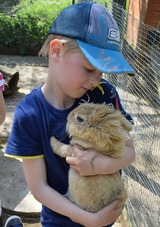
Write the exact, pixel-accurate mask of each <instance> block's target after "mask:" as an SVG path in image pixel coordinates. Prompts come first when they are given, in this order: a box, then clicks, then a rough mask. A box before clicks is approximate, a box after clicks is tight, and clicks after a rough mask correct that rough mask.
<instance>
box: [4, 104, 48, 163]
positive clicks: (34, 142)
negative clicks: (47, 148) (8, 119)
mask: <svg viewBox="0 0 160 227" xmlns="http://www.w3.org/2000/svg"><path fill="white" fill-rule="evenodd" d="M5 156H9V157H13V158H22V159H27V158H28V159H29V158H38V157H43V156H44V154H43V150H42V145H41V140H40V132H39V128H38V124H37V119H36V114H35V113H33V112H32V111H27V112H25V111H24V110H23V109H22V108H21V107H20V106H18V107H16V110H15V114H14V120H13V125H12V129H11V133H10V136H9V139H8V144H7V147H6V151H5Z"/></svg>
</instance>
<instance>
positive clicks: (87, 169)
mask: <svg viewBox="0 0 160 227" xmlns="http://www.w3.org/2000/svg"><path fill="white" fill-rule="evenodd" d="M72 149H73V153H74V154H75V157H67V158H66V162H67V163H68V164H69V165H70V167H71V168H73V169H74V170H76V171H77V172H78V173H79V174H80V175H81V176H91V175H96V172H95V169H94V166H93V160H94V159H95V157H96V155H98V154H99V152H97V151H96V150H93V149H90V150H80V149H78V148H77V147H75V146H73V147H72Z"/></svg>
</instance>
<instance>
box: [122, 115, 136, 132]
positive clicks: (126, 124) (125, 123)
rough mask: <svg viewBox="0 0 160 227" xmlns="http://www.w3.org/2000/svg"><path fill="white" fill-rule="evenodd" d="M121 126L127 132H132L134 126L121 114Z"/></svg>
mask: <svg viewBox="0 0 160 227" xmlns="http://www.w3.org/2000/svg"><path fill="white" fill-rule="evenodd" d="M121 125H122V127H123V128H124V129H125V130H126V131H128V132H130V131H132V130H133V128H134V126H133V125H132V124H131V123H130V122H129V120H127V119H126V118H125V117H124V116H123V115H122V114H121Z"/></svg>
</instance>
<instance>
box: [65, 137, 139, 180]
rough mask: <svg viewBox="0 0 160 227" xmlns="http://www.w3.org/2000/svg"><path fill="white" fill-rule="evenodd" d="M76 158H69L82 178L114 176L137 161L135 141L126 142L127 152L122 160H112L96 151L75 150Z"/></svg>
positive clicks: (69, 161)
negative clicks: (101, 175)
mask: <svg viewBox="0 0 160 227" xmlns="http://www.w3.org/2000/svg"><path fill="white" fill-rule="evenodd" d="M74 153H75V157H67V158H66V161H67V163H68V164H70V166H71V167H72V168H73V169H75V170H76V171H78V172H79V174H80V175H81V176H89V175H98V174H112V173H115V172H117V171H119V170H120V169H122V168H124V167H127V166H129V165H130V164H131V163H132V162H133V161H134V160H135V151H134V145H133V140H132V139H129V140H127V141H126V151H125V153H124V155H123V156H122V157H120V158H110V157H108V156H106V155H104V154H101V153H99V152H97V151H95V150H85V151H81V150H79V149H78V148H74Z"/></svg>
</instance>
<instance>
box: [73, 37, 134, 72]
mask: <svg viewBox="0 0 160 227" xmlns="http://www.w3.org/2000/svg"><path fill="white" fill-rule="evenodd" d="M76 41H77V43H78V46H79V48H80V49H81V51H82V53H83V54H84V56H85V57H86V58H87V60H88V61H89V62H90V63H91V65H93V66H94V67H95V68H96V69H98V70H99V71H101V72H104V73H108V74H118V73H130V74H134V69H133V68H132V67H131V66H130V64H129V63H128V62H127V61H126V59H125V58H124V56H123V55H122V53H121V52H119V51H114V50H107V49H102V48H98V47H96V46H92V45H90V44H88V43H84V42H82V41H80V40H76Z"/></svg>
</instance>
